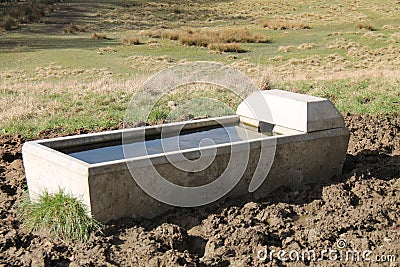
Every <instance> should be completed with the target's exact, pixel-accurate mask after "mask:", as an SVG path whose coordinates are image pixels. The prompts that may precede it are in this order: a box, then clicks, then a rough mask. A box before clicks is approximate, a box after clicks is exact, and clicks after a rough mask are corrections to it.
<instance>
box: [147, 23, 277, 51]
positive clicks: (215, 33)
mask: <svg viewBox="0 0 400 267" xmlns="http://www.w3.org/2000/svg"><path fill="white" fill-rule="evenodd" d="M143 34H144V35H146V36H148V37H152V38H163V39H168V40H173V41H179V42H180V43H181V44H183V45H187V46H198V47H207V48H208V49H210V50H214V51H220V52H237V53H241V52H245V50H244V49H242V48H241V47H240V45H239V44H240V43H268V42H270V40H269V39H268V38H267V37H266V36H264V35H261V34H255V33H252V32H250V31H249V30H247V29H218V30H209V29H191V28H189V29H183V30H164V31H160V30H157V31H146V32H144V33H143Z"/></svg>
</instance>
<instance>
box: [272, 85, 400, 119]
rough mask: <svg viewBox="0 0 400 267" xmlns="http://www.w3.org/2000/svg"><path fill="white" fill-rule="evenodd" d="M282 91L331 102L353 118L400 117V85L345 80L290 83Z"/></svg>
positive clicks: (283, 86) (282, 86)
mask: <svg viewBox="0 0 400 267" xmlns="http://www.w3.org/2000/svg"><path fill="white" fill-rule="evenodd" d="M280 87H281V88H283V89H286V90H290V91H293V90H294V91H296V92H299V93H303V94H311V95H315V96H320V97H324V98H328V99H330V100H331V101H332V102H333V103H334V104H335V105H336V107H337V108H338V109H339V111H340V112H342V113H345V112H349V113H352V114H363V113H368V114H399V112H400V81H398V80H397V81H388V80H385V79H362V80H352V79H342V80H335V81H309V82H307V81H301V82H286V83H283V84H281V85H280Z"/></svg>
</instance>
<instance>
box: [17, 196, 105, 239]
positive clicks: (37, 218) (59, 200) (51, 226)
mask: <svg viewBox="0 0 400 267" xmlns="http://www.w3.org/2000/svg"><path fill="white" fill-rule="evenodd" d="M16 208H17V212H18V216H19V217H20V219H21V220H22V227H24V228H26V229H28V230H29V231H40V230H44V231H46V232H49V233H50V234H51V235H53V236H55V237H59V238H62V239H65V240H82V241H86V240H88V239H89V237H90V233H91V232H93V231H100V232H101V228H102V225H101V223H99V222H98V221H96V220H95V219H93V218H91V217H90V216H89V215H88V211H87V208H86V207H85V205H84V204H83V203H82V202H80V201H79V200H78V199H76V198H74V197H72V196H70V195H67V194H66V193H64V192H63V191H62V190H60V191H59V192H57V193H55V194H50V193H48V192H45V193H43V194H42V195H40V196H39V198H38V201H37V202H32V201H31V200H30V198H29V195H28V193H25V194H24V195H23V196H22V198H21V199H20V200H19V201H18V202H17V204H16Z"/></svg>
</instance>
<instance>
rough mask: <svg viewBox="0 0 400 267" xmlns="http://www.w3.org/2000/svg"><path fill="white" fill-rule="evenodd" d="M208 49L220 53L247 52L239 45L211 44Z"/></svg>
mask: <svg viewBox="0 0 400 267" xmlns="http://www.w3.org/2000/svg"><path fill="white" fill-rule="evenodd" d="M207 48H208V49H210V50H213V51H218V52H235V53H244V52H246V50H244V49H243V48H242V47H241V45H240V44H238V43H211V44H209V45H208V46H207Z"/></svg>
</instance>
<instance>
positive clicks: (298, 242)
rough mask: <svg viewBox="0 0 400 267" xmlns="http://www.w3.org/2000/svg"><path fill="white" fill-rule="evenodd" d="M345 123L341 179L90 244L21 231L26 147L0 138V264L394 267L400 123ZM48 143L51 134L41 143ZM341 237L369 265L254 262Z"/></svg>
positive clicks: (127, 223) (157, 222)
mask: <svg viewBox="0 0 400 267" xmlns="http://www.w3.org/2000/svg"><path fill="white" fill-rule="evenodd" d="M345 119H346V125H347V127H349V129H350V131H351V139H350V144H349V149H348V154H347V159H346V162H345V166H344V170H343V175H342V177H341V178H340V179H339V180H336V181H327V182H326V184H324V185H321V186H314V187H309V188H305V189H304V190H301V191H293V190H290V189H289V188H279V189H278V190H276V191H275V192H274V193H272V194H271V195H270V196H269V197H268V198H266V199H264V200H262V201H258V202H252V201H249V200H246V199H238V200H235V201H229V202H226V203H223V204H219V206H214V207H207V208H204V207H203V208H196V209H190V210H179V211H174V212H170V213H167V214H164V215H162V216H160V217H158V218H155V219H153V220H132V219H124V220H120V221H115V222H111V223H109V224H108V225H106V227H105V230H104V233H103V235H101V234H99V233H96V234H93V235H92V237H91V239H90V240H89V241H88V242H87V243H81V242H65V241H62V240H59V239H53V238H50V237H47V236H45V235H43V234H40V233H30V232H26V231H25V230H24V229H22V228H21V227H20V221H19V220H18V218H17V216H16V213H15V210H14V208H13V205H14V203H15V201H16V200H17V199H18V198H19V197H20V196H21V194H22V193H23V191H24V190H26V180H25V174H24V170H23V165H22V159H21V148H22V145H23V142H24V140H23V139H21V138H20V137H19V136H14V137H9V136H2V137H0V144H1V146H0V266H303V265H310V266H357V265H358V266H397V265H398V264H399V256H400V255H399V251H400V241H399V240H400V239H399V237H400V212H399V208H400V134H399V133H400V116H398V115H397V116H393V115H392V116H385V117H384V116H370V115H350V114H347V115H346V116H345ZM99 130H100V129H99ZM83 132H86V131H84V130H81V131H77V132H76V133H83ZM44 136H54V134H52V133H43V134H42V136H40V137H44ZM38 138H39V137H38ZM340 239H342V241H344V240H345V241H346V243H347V245H346V247H344V248H343V249H341V250H340V251H342V252H345V251H346V250H357V251H360V252H363V251H365V250H370V251H371V254H370V255H369V257H368V258H369V259H370V261H364V262H354V261H352V262H346V261H345V260H346V259H344V256H343V258H342V259H341V260H340V258H338V259H336V261H333V260H329V258H327V257H326V256H325V257H324V260H322V261H319V260H316V261H308V260H307V259H306V260H304V261H302V260H300V261H297V262H290V261H280V260H279V259H278V258H277V255H276V254H274V259H273V260H272V261H270V259H269V258H267V260H266V261H260V260H259V259H257V252H258V251H259V250H260V249H262V248H263V246H267V247H268V250H272V249H273V250H275V251H279V250H284V251H286V252H289V251H292V250H295V251H298V252H299V253H301V252H302V250H305V249H308V250H315V251H316V252H317V253H320V252H321V251H322V250H324V249H329V248H332V249H338V247H337V245H338V244H337V242H338V240H340ZM318 255H319V254H318ZM379 255H395V256H396V257H397V263H393V262H392V263H388V262H386V263H383V264H379V263H378V262H376V261H375V260H376V256H379ZM286 257H287V256H286ZM331 259H332V258H331Z"/></svg>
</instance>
